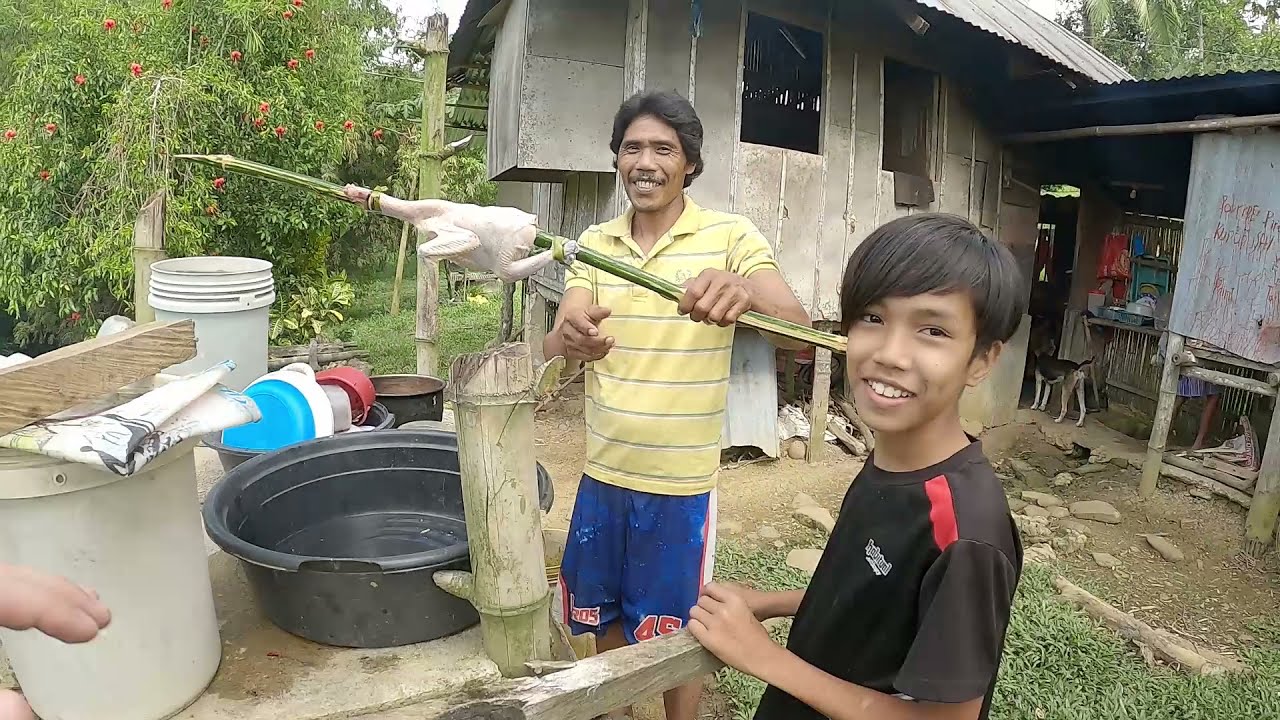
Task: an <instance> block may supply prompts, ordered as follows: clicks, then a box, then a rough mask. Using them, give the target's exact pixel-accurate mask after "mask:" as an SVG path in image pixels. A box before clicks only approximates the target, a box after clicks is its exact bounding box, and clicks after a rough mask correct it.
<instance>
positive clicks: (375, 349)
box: [341, 263, 520, 376]
mask: <svg viewBox="0 0 1280 720" xmlns="http://www.w3.org/2000/svg"><path fill="white" fill-rule="evenodd" d="M412 264H413V263H408V264H407V265H406V267H405V278H404V282H403V286H402V287H401V288H400V313H399V314H398V315H394V316H393V315H391V286H392V284H393V282H394V279H395V266H394V265H388V267H387V268H385V269H383V270H381V271H379V272H377V273H373V274H370V275H368V276H365V277H354V278H352V283H353V284H354V285H355V288H356V298H355V302H354V303H353V304H352V306H351V308H350V312H349V313H348V314H347V315H348V318H347V322H345V323H343V324H342V326H341V327H342V331H343V333H344V334H345V335H346V336H347V337H348V338H349V340H350V342H354V343H355V344H356V345H358V346H359V347H360V348H361V349H362V350H366V351H368V353H369V358H368V361H369V363H370V364H372V365H373V371H374V372H375V373H377V374H388V373H412V372H415V371H416V364H417V360H416V355H415V351H414V347H413V333H414V325H415V318H416V315H415V296H416V293H417V289H416V287H417V286H416V279H415V277H416V274H415V273H414V268H413V267H412ZM471 296H472V297H471V300H466V299H462V298H459V299H458V300H457V301H456V302H451V301H450V300H449V297H448V294H447V293H446V291H445V285H444V282H443V278H441V284H440V335H439V338H438V343H439V350H440V368H439V371H438V373H437V374H438V375H440V376H446V375H448V371H449V363H451V362H453V358H454V357H456V356H458V355H459V354H461V353H467V352H475V351H477V350H481V349H483V348H484V347H485V346H486V345H488V344H489V343H491V342H493V340H494V338H496V337H497V335H498V326H499V324H500V322H501V314H502V298H501V297H500V296H499V295H496V294H484V293H481V292H479V291H478V290H477V289H476V288H475V287H474V286H473V288H472V291H471ZM478 298H483V300H484V301H483V302H478V301H477V299H478ZM515 312H516V322H517V323H519V322H520V296H519V293H517V294H516V311H515Z"/></svg>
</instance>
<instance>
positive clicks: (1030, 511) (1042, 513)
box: [1022, 505, 1049, 518]
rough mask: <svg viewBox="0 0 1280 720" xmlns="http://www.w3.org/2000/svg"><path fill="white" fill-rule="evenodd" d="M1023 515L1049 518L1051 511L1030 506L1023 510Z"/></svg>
mask: <svg viewBox="0 0 1280 720" xmlns="http://www.w3.org/2000/svg"><path fill="white" fill-rule="evenodd" d="M1022 514H1023V515H1026V516H1027V517H1039V518H1047V517H1049V510H1048V509H1047V508H1042V507H1040V506H1039V505H1028V506H1026V507H1024V508H1022Z"/></svg>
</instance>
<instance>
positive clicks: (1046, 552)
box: [1022, 543, 1058, 565]
mask: <svg viewBox="0 0 1280 720" xmlns="http://www.w3.org/2000/svg"><path fill="white" fill-rule="evenodd" d="M1022 560H1023V562H1027V563H1031V564H1036V565H1042V564H1045V563H1051V562H1057V561H1058V554H1057V553H1056V552H1054V550H1053V548H1052V547H1050V546H1048V545H1046V544H1044V543H1041V544H1039V545H1032V546H1031V547H1029V548H1027V550H1026V552H1024V553H1023V555H1022Z"/></svg>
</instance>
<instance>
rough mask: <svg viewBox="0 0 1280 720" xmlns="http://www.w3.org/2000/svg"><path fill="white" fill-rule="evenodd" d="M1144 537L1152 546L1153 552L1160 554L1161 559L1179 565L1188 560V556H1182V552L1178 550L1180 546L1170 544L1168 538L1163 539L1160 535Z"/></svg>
mask: <svg viewBox="0 0 1280 720" xmlns="http://www.w3.org/2000/svg"><path fill="white" fill-rule="evenodd" d="M1143 537H1145V538H1146V539H1147V544H1148V545H1150V546H1151V548H1152V549H1153V550H1155V551H1156V552H1158V553H1160V557H1162V558H1164V559H1165V560H1168V561H1169V562H1173V563H1177V562H1182V561H1183V560H1185V559H1186V556H1185V555H1183V554H1182V551H1181V550H1179V549H1178V546H1177V545H1174V544H1173V543H1172V542H1170V541H1169V539H1168V538H1163V537H1160V536H1159V535H1144V536H1143Z"/></svg>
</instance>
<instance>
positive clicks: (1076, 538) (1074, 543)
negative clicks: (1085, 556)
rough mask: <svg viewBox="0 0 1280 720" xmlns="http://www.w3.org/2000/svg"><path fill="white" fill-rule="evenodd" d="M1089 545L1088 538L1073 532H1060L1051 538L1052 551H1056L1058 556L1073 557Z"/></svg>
mask: <svg viewBox="0 0 1280 720" xmlns="http://www.w3.org/2000/svg"><path fill="white" fill-rule="evenodd" d="M1087 544H1089V538H1088V537H1086V536H1085V534H1084V533H1078V532H1076V531H1074V530H1062V529H1060V534H1059V535H1056V536H1055V537H1054V538H1053V542H1052V545H1053V549H1054V550H1056V551H1058V554H1060V555H1074V554H1075V553H1077V552H1079V551H1081V550H1083V549H1084V546H1085V545H1087Z"/></svg>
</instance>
